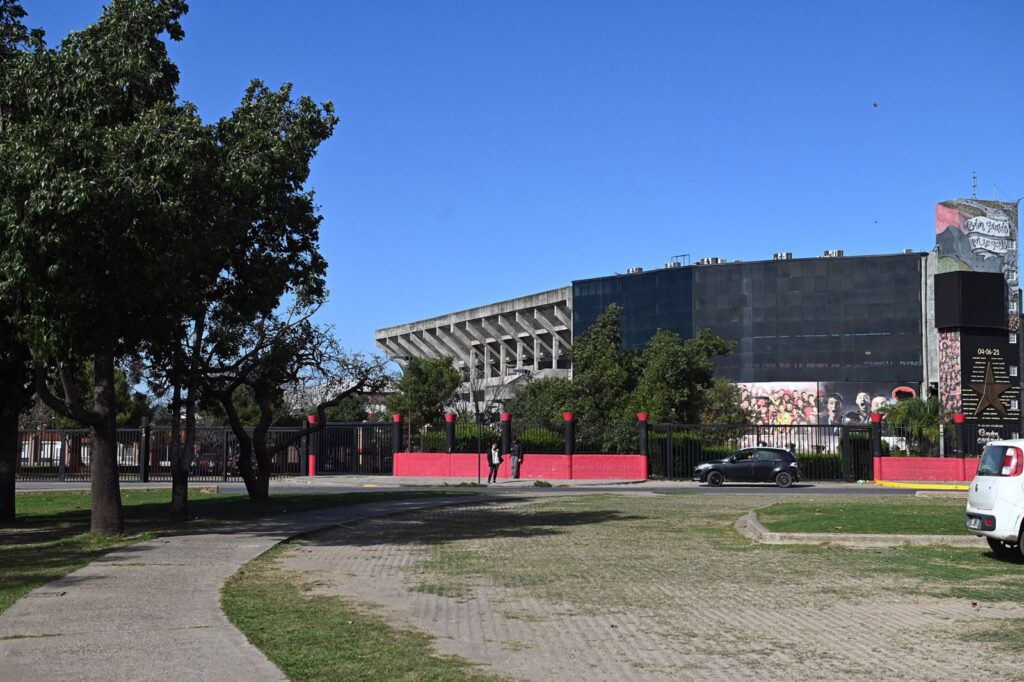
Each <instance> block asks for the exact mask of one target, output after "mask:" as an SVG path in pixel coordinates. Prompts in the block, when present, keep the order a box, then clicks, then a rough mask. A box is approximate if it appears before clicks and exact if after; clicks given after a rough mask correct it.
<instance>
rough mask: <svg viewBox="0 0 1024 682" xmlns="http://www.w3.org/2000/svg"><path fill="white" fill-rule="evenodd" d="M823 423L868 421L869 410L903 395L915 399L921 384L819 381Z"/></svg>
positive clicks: (865, 423)
mask: <svg viewBox="0 0 1024 682" xmlns="http://www.w3.org/2000/svg"><path fill="white" fill-rule="evenodd" d="M818 387H819V391H820V394H821V404H822V409H821V412H820V415H821V419H820V420H819V421H820V423H822V424H833V425H836V426H857V425H867V424H870V423H871V413H872V412H880V411H881V410H882V408H884V407H887V406H889V405H892V404H893V403H895V402H896V401H898V400H902V399H904V398H916V397H917V396H918V393H919V390H920V385H919V384H913V385H907V384H905V383H892V382H887V383H853V382H831V383H820V384H818Z"/></svg>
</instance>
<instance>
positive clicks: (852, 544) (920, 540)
mask: <svg viewBox="0 0 1024 682" xmlns="http://www.w3.org/2000/svg"><path fill="white" fill-rule="evenodd" d="M735 528H736V530H737V531H738V532H739V533H740V535H743V536H744V537H746V538H749V539H751V540H753V541H755V542H760V543H761V544H764V545H833V546H837V547H849V548H851V549H873V548H878V547H903V546H906V545H913V546H921V545H953V546H956V547H978V548H985V547H988V544H987V542H986V541H985V539H984V538H979V537H976V536H974V535H878V534H855V533H776V532H774V531H770V530H768V529H766V528H765V527H764V526H762V525H761V522H760V521H758V520H757V512H753V511H752V512H747V513H746V514H744V515H743V516H741V517H740V518H739V519H737V521H736V524H735Z"/></svg>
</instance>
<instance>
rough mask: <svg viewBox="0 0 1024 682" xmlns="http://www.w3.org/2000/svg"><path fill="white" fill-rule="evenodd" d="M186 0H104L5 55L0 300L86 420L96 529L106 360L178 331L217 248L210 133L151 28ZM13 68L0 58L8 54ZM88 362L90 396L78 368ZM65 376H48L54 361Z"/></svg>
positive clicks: (110, 501) (112, 517)
mask: <svg viewBox="0 0 1024 682" xmlns="http://www.w3.org/2000/svg"><path fill="white" fill-rule="evenodd" d="M185 10H186V6H185V3H184V2H183V1H182V0H113V2H112V3H111V4H110V6H109V7H107V8H106V9H105V10H104V12H103V15H102V16H101V17H100V19H99V20H98V21H97V22H96V23H95V24H93V25H91V26H89V27H87V28H86V29H85V30H83V31H81V32H77V33H71V34H69V35H68V36H67V37H66V38H65V39H64V40H63V41H62V43H61V45H60V46H59V47H58V48H56V49H39V50H35V51H32V52H30V53H23V54H22V55H20V56H19V57H18V58H17V59H15V60H13V61H11V60H9V61H10V63H11V66H10V69H9V72H8V74H7V76H5V83H6V85H7V86H8V87H5V91H4V95H3V96H4V101H3V103H4V105H5V106H10V105H12V103H14V106H15V108H14V113H13V115H12V116H11V117H10V118H8V119H6V120H5V123H4V125H5V131H4V134H3V135H2V136H0V158H2V159H4V165H5V170H4V180H5V181H6V183H5V184H6V192H5V193H4V194H3V196H2V198H0V220H2V223H3V224H4V229H5V231H6V232H7V233H8V235H9V237H10V238H9V239H5V241H4V243H3V244H2V245H0V258H2V260H3V262H4V264H5V267H4V268H3V269H2V272H0V299H3V298H9V297H10V296H11V295H12V294H13V293H14V292H17V294H18V297H19V299H18V300H19V301H20V303H21V305H22V306H23V309H22V310H19V311H18V314H17V316H16V317H15V318H14V319H13V320H12V321H13V323H14V324H15V326H16V327H17V328H18V331H19V336H20V338H22V339H23V340H24V342H25V343H26V345H27V346H28V348H29V349H30V352H31V354H32V357H33V362H34V363H35V365H36V367H37V377H36V382H35V383H36V390H37V392H39V394H40V397H41V398H42V399H43V400H44V401H45V402H46V404H47V405H48V406H49V407H50V408H51V409H53V410H55V411H57V412H58V413H60V414H62V415H64V416H66V417H70V418H73V419H76V420H77V421H79V422H82V423H84V424H87V425H88V426H89V427H90V429H91V430H92V437H93V448H92V462H91V480H92V483H91V487H92V530H93V532H96V533H100V534H114V533H119V532H121V530H122V528H123V514H122V510H121V502H120V491H119V483H118V474H117V461H116V448H117V444H116V435H115V429H116V421H117V401H116V395H115V380H116V379H115V367H116V366H117V365H118V363H119V362H120V361H121V360H122V359H123V358H126V357H128V356H130V355H131V354H133V353H135V352H136V351H137V349H138V348H139V347H140V346H141V345H142V344H143V343H146V342H148V343H150V344H153V345H158V344H159V343H162V342H166V341H167V340H169V339H171V338H173V334H174V331H175V329H176V328H177V326H178V324H179V319H180V316H179V315H178V313H177V311H184V310H187V309H189V307H190V306H191V303H192V301H194V300H195V298H196V295H197V291H196V285H197V284H201V283H202V282H201V281H199V280H198V278H196V277H193V276H192V275H193V273H196V272H204V271H208V270H209V269H210V268H211V267H212V266H210V265H209V263H210V262H212V261H213V262H215V261H217V260H219V259H222V258H223V252H222V251H223V250H222V249H221V248H220V244H219V243H218V242H217V241H216V240H214V239H213V238H214V237H215V236H216V235H215V233H214V232H212V231H211V230H210V229H209V227H210V220H209V205H210V201H211V198H213V197H214V196H215V195H216V191H217V189H218V188H217V186H216V183H215V182H214V180H215V175H214V173H213V171H214V166H213V164H212V161H213V154H214V151H215V145H216V138H215V135H214V131H213V130H211V129H210V128H209V127H208V126H204V125H203V123H202V121H201V120H200V118H199V116H198V114H197V112H196V111H195V109H194V107H192V106H191V105H189V104H187V103H183V102H179V101H178V99H177V94H176V86H177V83H178V70H177V68H176V67H175V66H174V64H173V63H172V62H171V61H170V59H169V58H168V55H167V49H166V46H165V45H164V43H163V41H162V40H161V37H162V36H163V35H166V36H167V37H169V38H170V39H172V40H179V39H181V37H182V35H183V33H182V30H181V26H180V23H179V19H180V17H181V16H182V14H183V13H184V12H185ZM5 71H7V69H5ZM86 361H91V362H92V377H91V383H92V385H94V386H95V390H94V391H93V393H92V396H91V398H89V399H87V398H86V396H85V392H84V389H85V387H83V386H82V385H80V384H79V382H78V381H77V377H78V375H79V370H80V368H81V366H82V365H83V363H84V362H86ZM51 373H52V374H54V375H56V376H57V377H58V378H59V382H60V390H59V391H57V392H56V393H54V392H51V391H50V390H49V385H48V382H47V378H48V376H49V375H50V374H51Z"/></svg>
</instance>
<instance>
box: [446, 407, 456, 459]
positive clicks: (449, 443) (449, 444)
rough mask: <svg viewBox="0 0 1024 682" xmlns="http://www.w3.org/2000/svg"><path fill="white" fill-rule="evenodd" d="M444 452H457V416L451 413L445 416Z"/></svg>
mask: <svg viewBox="0 0 1024 682" xmlns="http://www.w3.org/2000/svg"><path fill="white" fill-rule="evenodd" d="M444 451H445V452H447V453H448V454H451V453H453V452H455V415H454V414H453V413H451V412H446V413H445V415H444Z"/></svg>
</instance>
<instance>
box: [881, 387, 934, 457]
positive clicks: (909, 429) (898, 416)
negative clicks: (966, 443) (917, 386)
mask: <svg viewBox="0 0 1024 682" xmlns="http://www.w3.org/2000/svg"><path fill="white" fill-rule="evenodd" d="M880 411H881V412H882V414H883V415H885V417H884V418H885V423H886V424H888V425H889V426H890V427H895V428H894V431H896V432H898V435H900V436H903V437H904V438H906V441H907V451H908V452H914V451H921V450H923V449H925V446H926V444H928V443H935V442H937V441H938V440H939V424H941V423H942V413H941V410H940V404H939V399H938V398H936V397H931V398H928V399H927V400H922V399H920V398H904V399H903V400H900V401H899V402H897V403H896V404H894V405H888V406H886V407H883V408H882V409H881V410H880ZM893 435H897V434H896V433H894V434H893Z"/></svg>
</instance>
